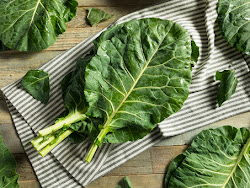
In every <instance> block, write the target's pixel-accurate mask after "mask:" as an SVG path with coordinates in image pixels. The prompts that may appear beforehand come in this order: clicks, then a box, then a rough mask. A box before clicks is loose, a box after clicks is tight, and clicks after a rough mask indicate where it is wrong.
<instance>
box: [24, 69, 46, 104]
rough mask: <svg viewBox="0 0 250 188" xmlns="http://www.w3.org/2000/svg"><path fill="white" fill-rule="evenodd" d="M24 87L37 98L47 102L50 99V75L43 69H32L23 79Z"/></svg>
mask: <svg viewBox="0 0 250 188" xmlns="http://www.w3.org/2000/svg"><path fill="white" fill-rule="evenodd" d="M21 83H22V86H23V88H24V89H25V90H26V91H27V92H28V93H29V94H30V95H31V96H32V97H34V98H35V99H36V100H39V101H41V102H42V103H44V104H47V103H48V101H49V92H50V86H49V75H48V73H46V72H44V71H43V70H30V71H28V72H27V73H26V75H25V76H24V77H23V79H22V82H21Z"/></svg>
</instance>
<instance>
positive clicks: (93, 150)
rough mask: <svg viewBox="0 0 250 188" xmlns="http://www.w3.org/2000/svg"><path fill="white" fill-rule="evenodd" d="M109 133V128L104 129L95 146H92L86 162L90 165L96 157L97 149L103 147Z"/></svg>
mask: <svg viewBox="0 0 250 188" xmlns="http://www.w3.org/2000/svg"><path fill="white" fill-rule="evenodd" d="M108 132H109V129H108V128H104V129H102V130H101V132H100V133H99V134H98V136H97V138H96V140H95V142H94V144H93V145H92V146H91V148H90V150H89V152H88V153H87V155H86V157H85V161H87V162H88V163H90V162H91V160H92V158H93V156H94V155H95V152H96V150H97V148H98V147H99V146H100V145H101V143H102V140H103V138H104V137H105V136H106V134H107V133H108Z"/></svg>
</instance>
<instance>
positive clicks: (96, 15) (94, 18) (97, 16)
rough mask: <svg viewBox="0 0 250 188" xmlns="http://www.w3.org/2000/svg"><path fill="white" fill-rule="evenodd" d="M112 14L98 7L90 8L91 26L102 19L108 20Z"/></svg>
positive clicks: (89, 18)
mask: <svg viewBox="0 0 250 188" xmlns="http://www.w3.org/2000/svg"><path fill="white" fill-rule="evenodd" d="M111 17H112V15H109V14H106V13H105V12H104V11H102V10H99V9H97V8H89V9H88V15H87V19H88V21H89V23H90V24H91V26H94V25H96V24H98V23H100V22H102V21H105V20H108V19H109V18H111Z"/></svg>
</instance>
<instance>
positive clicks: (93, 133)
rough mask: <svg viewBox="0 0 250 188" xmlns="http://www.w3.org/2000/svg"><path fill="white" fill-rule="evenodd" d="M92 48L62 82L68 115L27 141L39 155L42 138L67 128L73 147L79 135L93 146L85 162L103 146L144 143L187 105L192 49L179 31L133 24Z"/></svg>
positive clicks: (166, 25)
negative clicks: (158, 125)
mask: <svg viewBox="0 0 250 188" xmlns="http://www.w3.org/2000/svg"><path fill="white" fill-rule="evenodd" d="M94 44H95V46H94V49H93V51H92V52H91V55H89V56H88V57H86V58H84V61H85V66H86V65H87V66H86V69H84V68H83V69H79V68H76V71H74V72H73V73H71V74H69V75H67V76H66V77H65V78H64V80H63V82H62V90H63V99H64V103H65V107H66V109H67V111H68V115H66V116H64V117H62V118H59V119H58V121H56V123H55V125H53V126H50V127H48V128H46V129H43V130H40V131H39V134H40V137H39V138H36V139H34V140H33V141H32V143H33V145H34V146H35V148H37V149H38V150H39V149H41V145H42V146H44V144H40V143H43V142H42V141H43V140H44V139H43V137H46V136H48V135H50V139H48V141H46V144H48V143H49V142H51V141H50V140H53V139H54V136H53V134H54V133H55V132H56V131H58V130H60V129H62V128H63V127H65V126H67V127H68V130H67V131H70V132H71V133H72V132H73V131H75V132H74V135H73V134H72V135H71V138H73V139H74V138H75V140H76V141H77V142H78V141H79V140H81V138H84V135H87V136H88V137H89V138H90V140H94V144H93V146H92V147H91V149H90V151H89V153H88V154H87V157H86V160H87V161H88V162H90V161H91V159H92V157H93V155H94V154H95V151H96V149H97V148H98V147H99V146H101V144H102V143H103V142H108V143H121V142H126V141H134V140H137V139H140V138H142V137H144V136H145V135H146V134H148V133H149V132H150V131H151V130H152V129H153V128H154V127H155V126H156V125H157V123H159V122H160V121H162V120H164V119H165V118H167V117H168V116H170V115H171V114H173V113H175V112H177V111H178V110H179V109H180V108H181V107H182V105H183V103H184V101H185V100H186V99H187V97H188V94H189V86H190V83H191V71H192V60H191V53H192V46H191V37H190V35H189V34H188V33H187V31H186V30H185V29H184V28H182V27H181V26H180V25H178V24H176V23H174V22H171V21H168V20H161V19H154V18H147V19H141V20H132V21H129V22H126V23H123V24H120V25H117V26H114V27H112V28H110V29H108V30H106V31H105V32H103V33H102V34H101V35H100V36H99V37H98V38H97V39H96V40H95V41H94ZM77 75H80V76H77ZM84 76H85V78H84ZM83 88H84V89H83ZM71 133H70V134H71ZM78 133H79V134H78ZM70 134H69V135H70ZM76 135H78V136H79V137H78V136H76ZM73 141H74V140H73ZM46 147H47V146H46ZM50 148H51V147H50ZM45 150H46V152H43V151H42V155H44V154H45V153H47V152H48V151H49V149H48V148H47V149H46V148H45ZM40 153H41V152H40Z"/></svg>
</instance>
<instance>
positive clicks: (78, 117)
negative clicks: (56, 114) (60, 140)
mask: <svg viewBox="0 0 250 188" xmlns="http://www.w3.org/2000/svg"><path fill="white" fill-rule="evenodd" d="M86 117H87V116H86V115H85V114H81V113H79V112H78V113H74V114H70V115H68V116H66V117H65V118H63V119H62V120H59V121H57V122H56V123H55V124H54V125H52V126H50V127H47V128H45V129H42V130H40V131H38V133H39V135H40V136H46V135H48V134H51V133H53V132H55V131H57V130H59V129H61V128H62V127H63V126H64V125H69V124H72V123H75V122H78V121H81V120H84V119H86Z"/></svg>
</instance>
